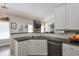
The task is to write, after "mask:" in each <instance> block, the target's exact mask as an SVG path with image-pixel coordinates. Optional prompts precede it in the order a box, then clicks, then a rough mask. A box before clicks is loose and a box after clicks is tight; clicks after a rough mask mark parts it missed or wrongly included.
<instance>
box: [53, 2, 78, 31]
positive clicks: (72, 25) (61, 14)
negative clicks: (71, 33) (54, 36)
mask: <svg viewBox="0 0 79 59" xmlns="http://www.w3.org/2000/svg"><path fill="white" fill-rule="evenodd" d="M54 10H55V29H56V30H79V4H78V3H72V4H71V3H70V4H64V5H61V6H59V7H56V8H55V9H54Z"/></svg>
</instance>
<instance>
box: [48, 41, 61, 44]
mask: <svg viewBox="0 0 79 59" xmlns="http://www.w3.org/2000/svg"><path fill="white" fill-rule="evenodd" d="M48 43H50V44H53V45H61V44H58V43H54V42H49V41H48Z"/></svg>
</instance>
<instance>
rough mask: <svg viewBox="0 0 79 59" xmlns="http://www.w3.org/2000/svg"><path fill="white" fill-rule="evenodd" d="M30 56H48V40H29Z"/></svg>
mask: <svg viewBox="0 0 79 59" xmlns="http://www.w3.org/2000/svg"><path fill="white" fill-rule="evenodd" d="M29 55H36V56H37V55H47V40H29Z"/></svg>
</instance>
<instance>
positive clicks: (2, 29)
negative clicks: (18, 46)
mask: <svg viewBox="0 0 79 59" xmlns="http://www.w3.org/2000/svg"><path fill="white" fill-rule="evenodd" d="M9 37H10V31H9V22H7V21H4V22H3V21H0V40H1V39H9Z"/></svg>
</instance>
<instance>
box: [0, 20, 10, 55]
mask: <svg viewBox="0 0 79 59" xmlns="http://www.w3.org/2000/svg"><path fill="white" fill-rule="evenodd" d="M9 24H10V23H9V21H2V20H0V56H9V55H10V26H9Z"/></svg>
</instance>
